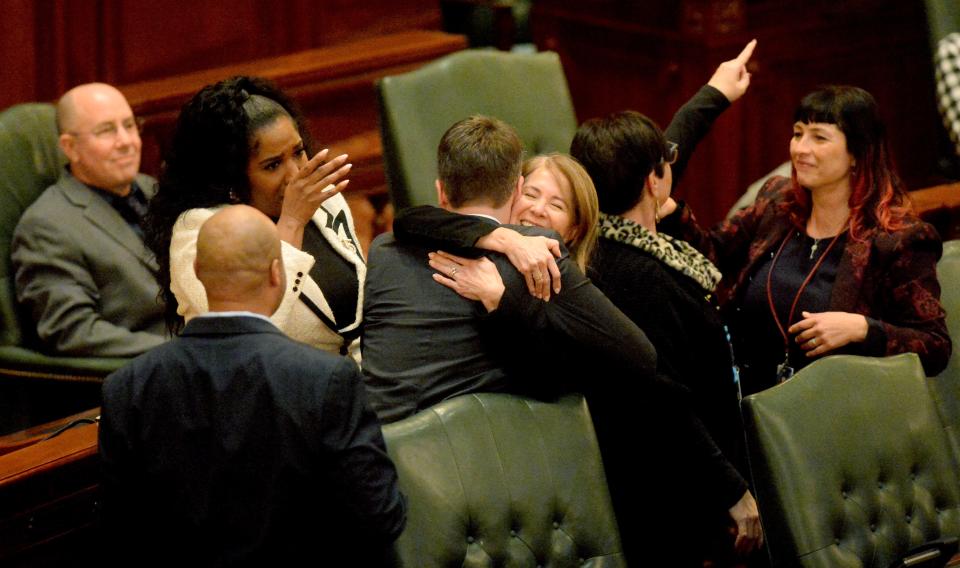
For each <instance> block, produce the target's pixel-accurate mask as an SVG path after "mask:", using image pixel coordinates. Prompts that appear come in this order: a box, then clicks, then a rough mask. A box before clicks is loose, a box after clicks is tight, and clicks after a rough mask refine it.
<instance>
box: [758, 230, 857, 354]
mask: <svg viewBox="0 0 960 568" xmlns="http://www.w3.org/2000/svg"><path fill="white" fill-rule="evenodd" d="M841 234H843V231H840V233H838V234H837V235H836V236H835V237H833V240H831V241H830V244H829V245H827V249H826V250H825V251H823V254H821V255H820V258H818V259H817V262H816V263H815V264H814V265H813V268H811V269H810V273H809V274H807V277H806V278H805V279H804V280H803V283H802V284H800V288H799V289H798V290H797V295H796V296H794V297H793V302H792V303H791V304H790V313H788V314H787V325H790V322H791V321H793V314H794V312H795V311H796V309H797V303H798V302H799V301H800V296H801V295H802V294H803V291H804V289H806V287H807V284H809V283H810V281H811V280H813V275H814V274H816V273H817V270H819V269H820V265H822V264H823V261H824V260H826V258H827V255H829V254H830V251H831V250H833V245H835V244H837V239H839V238H840V235H841ZM792 236H793V231H790V232H789V233H787V236H786V238H785V239H783V242H782V243H780V248H779V249H777V254H776V255H775V256H774V257H773V262H771V263H770V271H769V272H768V273H767V302H768V303H769V304H770V313H771V314H772V315H773V322H774V323H776V324H777V329H779V330H780V336H781V337H783V347H784V349H789V348H790V338H789V337H788V336H787V330H786V328H784V326H783V324H781V323H780V317H779V316H778V315H777V309H776V307H774V305H773V287H772V285H771V282H772V280H773V269H774V267H776V265H777V261H778V260H779V259H780V253H782V252H783V249H784V248H786V246H787V242H788V241H789V240H790V237H792Z"/></svg>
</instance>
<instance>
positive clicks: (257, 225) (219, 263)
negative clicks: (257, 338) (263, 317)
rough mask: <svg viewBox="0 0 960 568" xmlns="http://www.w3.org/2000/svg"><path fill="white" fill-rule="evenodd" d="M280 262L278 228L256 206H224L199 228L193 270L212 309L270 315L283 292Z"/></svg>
mask: <svg viewBox="0 0 960 568" xmlns="http://www.w3.org/2000/svg"><path fill="white" fill-rule="evenodd" d="M282 263H283V261H282V258H281V253H280V237H279V236H278V235H277V228H276V226H275V225H274V224H273V222H272V221H270V219H269V218H267V216H266V215H264V214H263V213H261V212H259V211H257V210H256V209H254V208H253V207H250V206H248V205H233V206H230V207H226V208H224V209H221V210H220V211H218V212H217V213H216V214H215V215H213V216H212V217H210V218H209V219H208V220H207V221H206V222H205V223H204V224H203V226H202V227H201V228H200V234H199V236H198V237H197V258H196V261H195V262H194V269H195V270H196V273H197V278H198V279H199V280H200V282H201V283H202V284H203V287H204V288H205V289H206V291H207V302H208V304H209V307H210V310H211V311H224V310H239V309H243V310H248V311H253V312H258V313H263V312H264V309H266V310H267V315H269V314H272V313H273V311H274V310H275V309H276V307H277V305H279V299H280V298H282V294H283V287H284V283H283V264H282ZM278 289H279V296H278V295H277V294H278Z"/></svg>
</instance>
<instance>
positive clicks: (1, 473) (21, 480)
mask: <svg viewBox="0 0 960 568" xmlns="http://www.w3.org/2000/svg"><path fill="white" fill-rule="evenodd" d="M98 414H99V409H93V410H90V411H88V412H85V413H81V414H79V415H76V416H71V417H68V418H64V419H61V420H58V421H55V422H51V423H49V424H45V425H43V426H38V427H36V428H32V429H30V430H27V431H24V432H18V433H16V434H11V435H8V436H3V437H0V448H7V449H9V448H12V447H16V446H18V445H19V447H20V449H16V450H13V451H9V452H8V453H6V454H4V455H2V456H0V565H3V566H9V565H20V566H27V565H30V566H34V565H57V564H65V563H66V562H70V563H72V564H77V565H86V564H91V563H93V562H95V559H96V558H97V555H98V551H97V549H98V547H99V535H98V533H97V531H96V523H97V491H98V484H99V479H100V474H99V462H98V460H97V425H96V424H84V425H80V426H77V427H75V428H71V429H69V430H65V431H64V432H63V433H61V434H60V435H58V436H57V437H55V438H51V439H48V440H45V439H44V438H46V437H47V436H48V435H49V434H50V433H51V432H54V431H56V430H57V429H59V428H60V427H62V426H64V425H66V424H68V423H70V422H71V421H72V420H74V419H76V418H85V417H94V416H97V415H98Z"/></svg>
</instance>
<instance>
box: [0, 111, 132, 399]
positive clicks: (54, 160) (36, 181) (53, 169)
mask: <svg viewBox="0 0 960 568" xmlns="http://www.w3.org/2000/svg"><path fill="white" fill-rule="evenodd" d="M54 115H55V111H54V107H53V105H51V104H48V103H29V104H21V105H16V106H13V107H10V108H8V109H6V110H4V111H3V112H2V113H0V156H2V157H3V158H2V161H0V381H9V380H12V379H56V380H68V381H99V380H100V379H102V378H103V377H104V376H105V375H107V374H108V373H110V372H111V371H113V370H115V369H117V368H119V367H120V366H121V365H123V363H125V362H126V361H127V360H128V359H121V358H109V359H108V358H81V357H51V356H48V355H45V354H43V353H41V352H40V351H39V350H38V348H37V347H38V343H37V340H36V334H35V332H34V325H33V322H32V320H31V319H30V317H29V314H21V313H20V310H19V309H18V307H17V302H16V295H15V293H14V278H13V271H12V267H11V264H10V242H11V239H12V236H13V230H14V228H15V227H16V226H17V221H19V220H20V216H21V215H22V214H23V212H24V210H25V209H26V208H27V207H28V206H29V205H30V204H31V203H33V201H34V200H35V199H36V198H37V197H38V196H39V195H40V193H42V192H43V190H44V189H46V188H47V186H49V185H51V184H52V183H53V182H54V181H56V179H57V177H58V176H59V175H60V169H61V168H62V167H63V164H65V163H66V159H65V158H64V156H63V154H62V153H61V152H60V148H59V145H58V143H57V138H58V136H57V128H56V124H55V118H54ZM74 412H76V410H74Z"/></svg>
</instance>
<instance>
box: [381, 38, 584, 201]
mask: <svg viewBox="0 0 960 568" xmlns="http://www.w3.org/2000/svg"><path fill="white" fill-rule="evenodd" d="M377 97H378V101H379V109H380V132H381V134H382V136H383V159H384V165H385V167H386V173H387V182H388V184H389V187H390V196H391V198H392V199H393V204H394V206H395V207H396V209H397V210H398V211H399V210H401V209H403V208H405V207H409V206H411V205H436V204H437V194H436V190H435V189H434V184H433V182H434V180H435V179H436V178H437V145H438V144H439V143H440V138H441V137H442V136H443V133H444V132H446V131H447V129H448V128H450V126H452V125H453V123H455V122H457V121H458V120H461V119H464V118H467V117H469V116H471V115H474V114H484V115H488V116H494V117H497V118H499V119H501V120H503V121H505V122H506V123H507V124H510V125H511V126H513V127H514V128H515V129H516V130H517V133H518V134H519V135H520V139H521V140H522V141H523V146H524V149H525V150H526V154H527V155H528V156H533V155H536V154H541V153H544V152H568V151H569V150H570V142H571V141H572V140H573V134H574V132H575V131H576V129H577V119H576V116H575V115H574V112H573V101H572V100H571V98H570V90H569V89H568V88H567V79H566V77H565V76H564V74H563V67H562V66H561V65H560V58H559V56H557V54H556V53H552V52H543V53H536V54H520V53H504V52H501V51H492V50H478V49H472V50H466V51H461V52H458V53H454V54H451V55H447V56H446V57H442V58H440V59H438V60H437V61H434V62H433V63H430V64H429V65H425V66H423V67H421V68H420V69H417V70H415V71H411V72H409V73H405V74H403V75H396V76H393V77H384V78H383V79H381V80H380V81H379V82H378V83H377Z"/></svg>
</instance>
